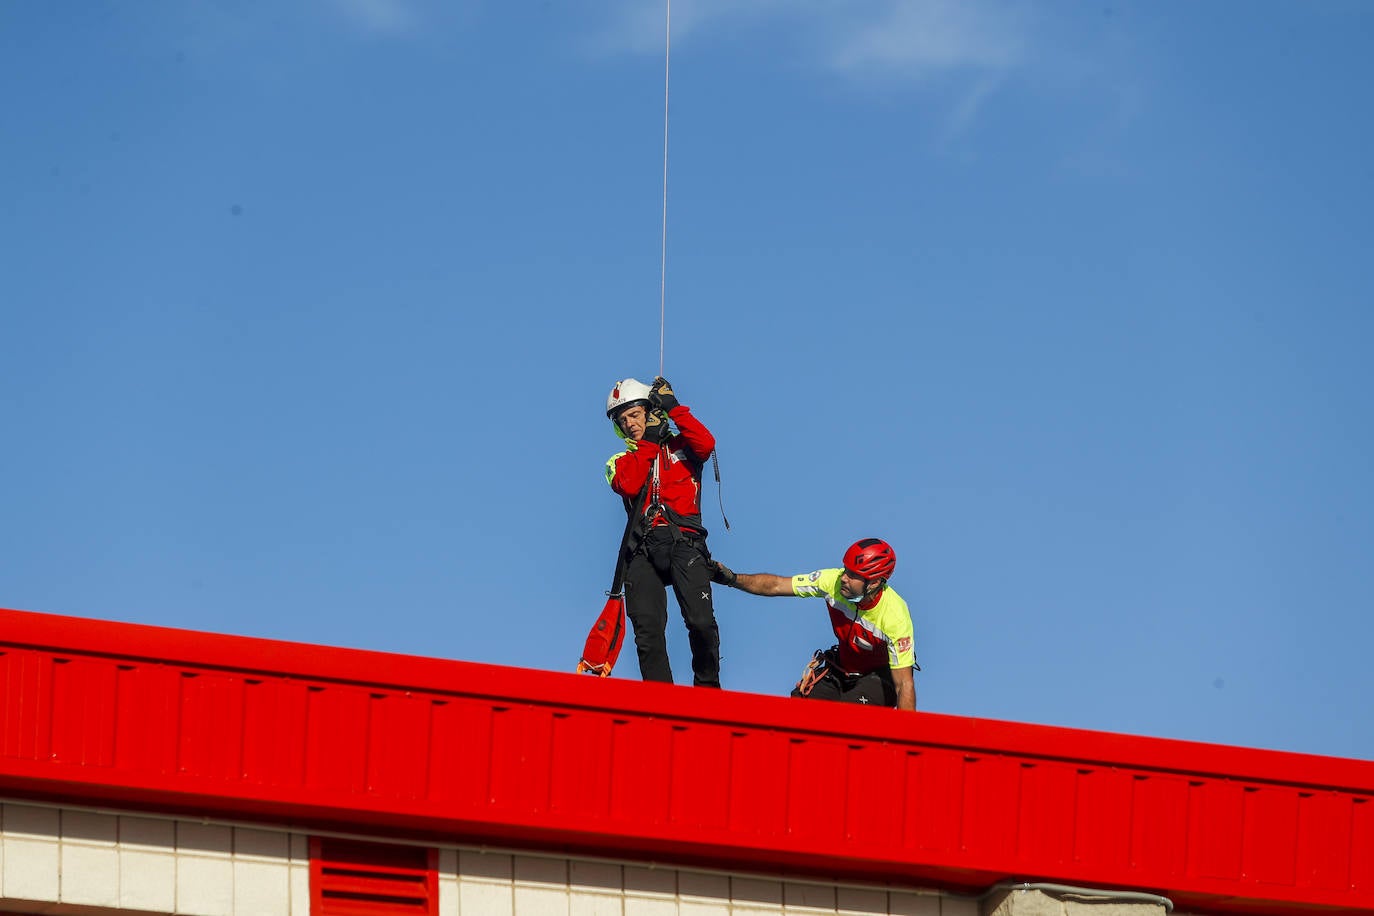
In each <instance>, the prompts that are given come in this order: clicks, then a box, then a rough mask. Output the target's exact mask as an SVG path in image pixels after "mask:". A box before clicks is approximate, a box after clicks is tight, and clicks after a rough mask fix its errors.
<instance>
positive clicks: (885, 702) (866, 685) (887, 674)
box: [792, 668, 897, 706]
mask: <svg viewBox="0 0 1374 916" xmlns="http://www.w3.org/2000/svg"><path fill="white" fill-rule="evenodd" d="M792 696H794V697H801V696H802V693H801V691H800V690H799V689H797V688H796V687H794V688H792ZM804 699H808V700H839V701H840V702H841V703H864V704H867V705H871V706H896V705H897V685H896V684H894V683H892V672H891V670H889V669H886V668H884V669H881V670H879V671H871V672H869V673H868V674H861V675H858V676H852V675H847V674H841V673H840V672H838V671H836V670H835V669H833V668H832V669H830V670H829V671H828V672H826V674H825V676H824V677H822V678H821V679H820V680H819V681H817V682H816V683H815V684H814V685H813V686H812V687H811V692H810V693H808V694H806V695H805V697H804Z"/></svg>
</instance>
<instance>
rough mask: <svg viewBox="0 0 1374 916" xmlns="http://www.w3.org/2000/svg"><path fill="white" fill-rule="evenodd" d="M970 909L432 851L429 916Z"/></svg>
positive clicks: (870, 914) (915, 899)
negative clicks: (435, 860)
mask: <svg viewBox="0 0 1374 916" xmlns="http://www.w3.org/2000/svg"><path fill="white" fill-rule="evenodd" d="M826 913H830V914H843V916H978V902H977V901H976V900H972V899H969V898H965V897H952V896H944V895H940V894H936V893H933V892H932V893H924V894H921V893H913V892H899V891H885V890H877V889H865V888H853V887H830V886H825V885H814V884H798V883H792V882H787V881H771V880H767V879H763V878H757V877H744V876H734V875H725V874H715V873H706V872H698V871H689V870H682V869H674V868H646V867H643V866H639V865H619V864H616V863H614V862H592V861H583V860H578V859H545V858H537V857H530V856H521V855H510V854H505V853H493V852H482V851H478V850H468V849H440V851H439V916H477V914H480V916H802V914H806V916H820V914H826Z"/></svg>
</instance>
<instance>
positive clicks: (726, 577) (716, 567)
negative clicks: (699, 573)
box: [706, 560, 735, 588]
mask: <svg viewBox="0 0 1374 916" xmlns="http://www.w3.org/2000/svg"><path fill="white" fill-rule="evenodd" d="M706 565H707V568H708V569H710V570H711V581H712V582H715V583H717V584H720V585H728V586H730V587H731V588H734V587H735V571H734V570H733V569H731V568H730V567H728V566H726V565H725V564H724V563H721V562H720V561H719V560H708V561H707V562H706Z"/></svg>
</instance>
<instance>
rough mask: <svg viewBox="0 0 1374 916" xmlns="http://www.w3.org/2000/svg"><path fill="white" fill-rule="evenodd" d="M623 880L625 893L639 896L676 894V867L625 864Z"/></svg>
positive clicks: (674, 895)
mask: <svg viewBox="0 0 1374 916" xmlns="http://www.w3.org/2000/svg"><path fill="white" fill-rule="evenodd" d="M624 880H625V893H626V894H635V895H636V896H641V897H664V896H667V897H676V896H677V870H676V869H672V868H645V867H643V866H640V865H626V866H625V871H624Z"/></svg>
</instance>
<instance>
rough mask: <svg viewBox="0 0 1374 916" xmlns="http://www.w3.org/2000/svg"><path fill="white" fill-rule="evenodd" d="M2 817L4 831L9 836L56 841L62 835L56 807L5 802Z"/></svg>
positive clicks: (59, 817)
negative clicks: (3, 819)
mask: <svg viewBox="0 0 1374 916" xmlns="http://www.w3.org/2000/svg"><path fill="white" fill-rule="evenodd" d="M4 818H5V833H6V834H7V835H9V836H18V837H24V838H31V839H38V840H51V841H53V842H56V841H57V839H58V838H59V837H61V835H62V829H61V824H62V819H61V814H60V812H58V810H57V809H56V808H40V807H37V806H35V805H16V804H13V803H7V804H6V805H5V811H4Z"/></svg>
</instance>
